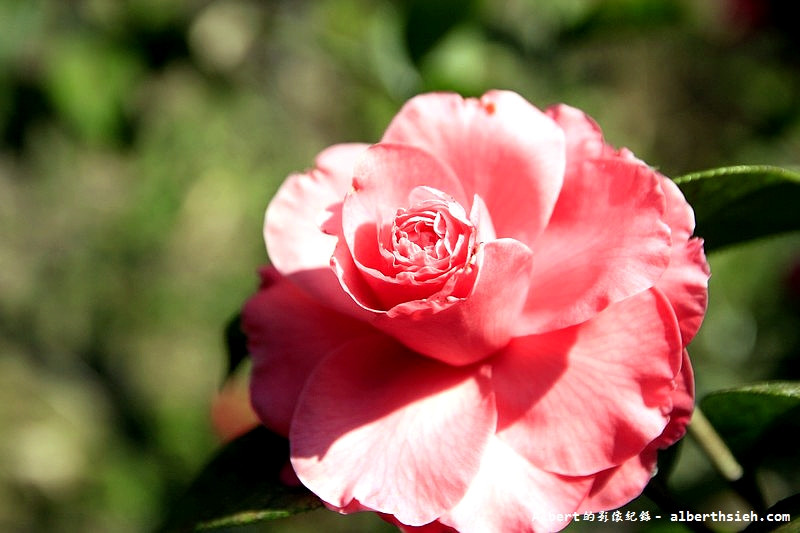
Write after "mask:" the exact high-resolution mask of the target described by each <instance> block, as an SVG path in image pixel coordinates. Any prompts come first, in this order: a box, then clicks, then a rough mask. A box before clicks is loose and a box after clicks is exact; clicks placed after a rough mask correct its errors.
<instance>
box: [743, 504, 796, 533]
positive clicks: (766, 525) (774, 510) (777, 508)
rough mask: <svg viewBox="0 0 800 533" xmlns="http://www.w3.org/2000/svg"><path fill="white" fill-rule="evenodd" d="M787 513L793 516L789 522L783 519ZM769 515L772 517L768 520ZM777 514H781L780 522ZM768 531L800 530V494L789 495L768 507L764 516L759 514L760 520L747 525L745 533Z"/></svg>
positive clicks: (781, 532) (779, 532)
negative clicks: (777, 519) (776, 516)
mask: <svg viewBox="0 0 800 533" xmlns="http://www.w3.org/2000/svg"><path fill="white" fill-rule="evenodd" d="M787 514H788V515H789V517H790V518H791V520H790V521H788V522H786V521H783V520H782V518H784V517H785V515H787ZM767 515H772V518H771V519H770V520H767ZM775 515H781V517H780V519H781V521H780V522H777V521H776V518H775ZM767 531H770V532H774V533H797V532H798V531H800V494H795V495H794V496H789V497H788V498H786V499H784V500H781V501H779V502H778V503H776V504H775V505H773V506H772V507H770V508H769V509H767V512H766V513H764V516H759V520H758V521H756V522H752V523H751V524H750V525H749V526H747V527H746V528H745V529H744V532H743V533H766V532H767Z"/></svg>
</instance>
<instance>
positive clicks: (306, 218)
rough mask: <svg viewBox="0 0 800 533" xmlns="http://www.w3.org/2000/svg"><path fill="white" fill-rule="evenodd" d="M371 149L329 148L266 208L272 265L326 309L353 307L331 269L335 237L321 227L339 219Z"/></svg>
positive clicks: (359, 146) (363, 146)
mask: <svg viewBox="0 0 800 533" xmlns="http://www.w3.org/2000/svg"><path fill="white" fill-rule="evenodd" d="M367 147H368V145H366V144H338V145H334V146H331V147H330V148H327V149H326V150H324V151H323V152H322V153H320V154H319V155H318V156H317V159H316V161H315V165H316V166H315V168H314V169H312V170H310V171H309V172H307V173H304V174H293V175H291V176H289V177H288V178H287V179H286V180H285V181H284V182H283V184H282V185H281V187H280V188H279V189H278V192H277V193H276V194H275V196H274V198H273V199H272V201H271V202H270V204H269V207H268V208H267V213H266V217H265V220H264V240H265V241H266V244H267V251H268V252H269V257H270V262H271V263H272V264H273V265H274V266H275V268H277V269H278V271H279V272H280V273H281V274H283V275H285V276H290V277H291V278H292V282H293V283H295V284H297V285H298V286H299V287H301V288H303V289H304V290H306V291H307V292H308V293H309V294H311V295H312V296H313V297H314V298H316V299H318V300H319V301H320V302H321V303H323V305H329V306H334V307H337V306H338V307H340V308H342V307H344V308H346V307H347V306H348V305H352V302H348V301H347V299H346V297H345V295H343V294H342V290H341V288H340V287H339V283H338V281H337V280H336V277H335V276H334V275H333V273H332V272H331V269H330V259H331V256H332V255H333V250H334V247H335V246H336V242H337V236H336V235H331V234H330V231H329V232H328V233H325V232H324V231H323V229H322V228H323V226H326V227H329V226H335V221H336V220H338V219H339V218H340V216H341V203H342V201H343V200H344V197H345V194H347V191H349V190H350V188H351V182H352V179H353V169H354V168H355V162H356V160H357V159H358V157H359V156H360V155H361V154H363V153H364V151H365V150H366V149H367ZM332 219H333V220H332ZM332 222H333V223H332Z"/></svg>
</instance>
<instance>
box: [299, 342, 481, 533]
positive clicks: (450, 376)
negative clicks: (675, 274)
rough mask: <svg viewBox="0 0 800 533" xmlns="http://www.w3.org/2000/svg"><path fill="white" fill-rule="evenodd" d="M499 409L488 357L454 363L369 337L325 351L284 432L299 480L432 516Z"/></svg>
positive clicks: (417, 518) (464, 480)
mask: <svg viewBox="0 0 800 533" xmlns="http://www.w3.org/2000/svg"><path fill="white" fill-rule="evenodd" d="M495 423H496V411H495V405H494V396H493V394H492V392H491V388H490V375H489V367H488V366H483V367H477V366H473V367H467V368H453V367H449V366H447V365H442V364H440V363H436V362H434V361H431V360H430V359H427V358H424V357H420V356H418V355H416V354H414V353H413V352H411V351H409V350H408V349H406V348H404V347H402V346H401V345H399V344H397V343H394V342H391V341H388V342H387V341H386V339H384V338H382V337H374V338H371V339H364V340H360V341H355V342H352V343H350V344H348V345H346V346H345V347H343V348H342V349H341V350H339V351H337V352H335V353H333V354H331V355H330V356H328V357H327V358H325V359H324V360H323V361H322V362H321V363H320V364H319V365H318V366H317V368H316V370H315V371H314V373H313V375H312V376H311V378H310V379H309V380H308V383H307V385H306V387H305V389H304V391H303V394H302V395H301V397H300V400H299V403H298V406H297V410H296V411H295V415H294V419H293V421H292V428H291V432H290V442H291V452H292V464H293V466H294V469H295V471H296V472H297V475H298V477H299V478H300V479H301V481H302V482H303V484H304V485H305V486H306V487H308V488H309V489H311V490H312V491H313V492H314V493H315V494H317V496H319V497H320V498H322V499H323V500H324V501H326V502H328V503H329V504H331V505H334V506H336V507H340V508H341V507H345V506H347V505H348V504H349V503H350V502H351V501H352V500H353V499H354V498H355V499H357V500H358V501H359V502H360V503H361V504H362V505H364V506H366V507H368V508H370V509H374V510H376V511H378V512H382V513H387V514H391V515H394V516H395V517H396V518H397V519H398V520H399V521H400V522H402V523H404V524H408V525H411V526H420V525H424V524H427V523H429V522H432V521H433V520H435V519H436V518H437V517H439V516H440V515H441V514H442V513H444V512H445V511H446V510H448V509H450V508H451V507H452V506H453V505H454V504H455V503H456V502H458V500H460V499H461V498H462V496H463V495H464V492H465V491H466V490H467V487H468V486H469V483H470V482H471V481H472V479H473V478H474V477H475V474H476V473H477V471H478V467H479V464H480V460H481V456H482V455H483V452H484V449H485V448H486V443H487V441H488V440H489V438H490V436H491V435H492V434H493V433H494V429H495Z"/></svg>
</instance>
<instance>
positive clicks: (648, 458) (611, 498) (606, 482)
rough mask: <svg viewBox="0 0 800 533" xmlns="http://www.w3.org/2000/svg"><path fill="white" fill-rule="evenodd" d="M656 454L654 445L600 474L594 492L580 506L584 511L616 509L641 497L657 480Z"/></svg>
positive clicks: (593, 487) (590, 492)
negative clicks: (652, 479) (655, 477)
mask: <svg viewBox="0 0 800 533" xmlns="http://www.w3.org/2000/svg"><path fill="white" fill-rule="evenodd" d="M656 455H657V454H656V447H655V446H653V445H650V446H648V447H647V448H645V449H644V450H643V451H642V453H640V454H639V455H634V456H633V457H631V458H630V459H628V460H627V461H625V462H624V463H622V464H621V465H619V466H615V467H614V468H609V469H608V470H605V471H603V472H600V474H598V475H597V476H596V477H595V478H594V484H593V485H592V490H591V491H589V494H588V495H587V496H586V499H585V500H584V501H583V503H582V504H581V505H580V507H579V509H580V512H582V513H596V512H598V511H606V510H608V509H616V508H618V507H622V506H623V505H625V504H626V503H628V502H629V501H631V500H633V499H634V498H636V497H637V496H639V495H640V494H641V493H642V491H643V490H644V488H645V486H646V485H647V483H648V482H649V481H650V478H652V477H653V474H654V472H655V468H656Z"/></svg>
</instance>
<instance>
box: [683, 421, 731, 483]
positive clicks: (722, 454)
mask: <svg viewBox="0 0 800 533" xmlns="http://www.w3.org/2000/svg"><path fill="white" fill-rule="evenodd" d="M689 434H690V435H691V436H692V437H693V438H694V440H695V441H696V442H697V444H699V445H700V448H702V450H703V453H705V454H706V456H707V457H708V458H709V459H710V460H711V463H712V464H713V465H714V468H716V469H717V472H719V473H720V475H722V477H724V478H725V479H726V480H727V481H729V482H731V483H734V482H736V481H738V480H740V479H741V478H742V476H743V475H744V469H743V468H742V465H740V464H739V462H738V461H737V460H736V458H735V457H734V456H733V454H732V453H731V450H730V449H729V448H728V446H727V445H726V444H725V443H724V442H723V441H722V438H720V436H719V434H718V433H717V431H716V430H715V429H714V426H712V425H711V422H709V421H708V418H706V415H704V414H703V411H701V410H700V408H699V407H695V409H694V414H693V415H692V421H691V423H690V424H689Z"/></svg>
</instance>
